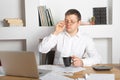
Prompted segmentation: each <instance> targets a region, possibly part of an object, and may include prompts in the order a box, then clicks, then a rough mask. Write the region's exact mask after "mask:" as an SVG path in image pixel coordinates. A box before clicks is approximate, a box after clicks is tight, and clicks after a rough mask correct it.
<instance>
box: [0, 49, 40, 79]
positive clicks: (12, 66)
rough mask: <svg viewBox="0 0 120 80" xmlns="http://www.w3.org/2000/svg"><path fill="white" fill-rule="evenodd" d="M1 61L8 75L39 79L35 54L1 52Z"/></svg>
mask: <svg viewBox="0 0 120 80" xmlns="http://www.w3.org/2000/svg"><path fill="white" fill-rule="evenodd" d="M0 60H1V64H2V67H3V70H4V72H5V74H6V75H12V76H23V77H32V78H39V71H38V68H37V63H36V59H35V54H34V52H23V51H20V52H18V51H13V52H11V51H10V52H9V51H7V52H3V51H2V52H1V51H0Z"/></svg>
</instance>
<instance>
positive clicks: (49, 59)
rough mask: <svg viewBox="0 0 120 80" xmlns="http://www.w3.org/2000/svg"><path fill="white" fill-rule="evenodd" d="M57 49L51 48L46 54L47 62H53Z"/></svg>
mask: <svg viewBox="0 0 120 80" xmlns="http://www.w3.org/2000/svg"><path fill="white" fill-rule="evenodd" d="M54 56H55V51H53V50H51V51H49V52H48V53H47V54H46V59H45V64H53V61H54Z"/></svg>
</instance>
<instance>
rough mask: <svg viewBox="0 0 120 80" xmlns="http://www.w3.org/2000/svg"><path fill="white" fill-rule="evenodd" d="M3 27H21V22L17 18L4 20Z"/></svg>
mask: <svg viewBox="0 0 120 80" xmlns="http://www.w3.org/2000/svg"><path fill="white" fill-rule="evenodd" d="M4 23H5V26H23V21H22V20H21V19H19V18H5V19H4Z"/></svg>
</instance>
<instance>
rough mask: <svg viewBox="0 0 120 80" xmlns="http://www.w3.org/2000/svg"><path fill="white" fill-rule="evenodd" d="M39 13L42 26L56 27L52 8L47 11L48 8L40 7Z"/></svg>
mask: <svg viewBox="0 0 120 80" xmlns="http://www.w3.org/2000/svg"><path fill="white" fill-rule="evenodd" d="M38 13H39V24H40V26H53V25H54V21H53V16H52V13H51V10H50V8H49V9H47V8H46V6H39V7H38Z"/></svg>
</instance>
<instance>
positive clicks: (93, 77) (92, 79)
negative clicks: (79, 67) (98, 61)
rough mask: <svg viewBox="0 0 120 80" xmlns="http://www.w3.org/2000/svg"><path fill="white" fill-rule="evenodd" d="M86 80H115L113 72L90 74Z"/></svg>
mask: <svg viewBox="0 0 120 80" xmlns="http://www.w3.org/2000/svg"><path fill="white" fill-rule="evenodd" d="M86 80H115V75H114V74H90V75H89V76H88V77H87V78H86Z"/></svg>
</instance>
